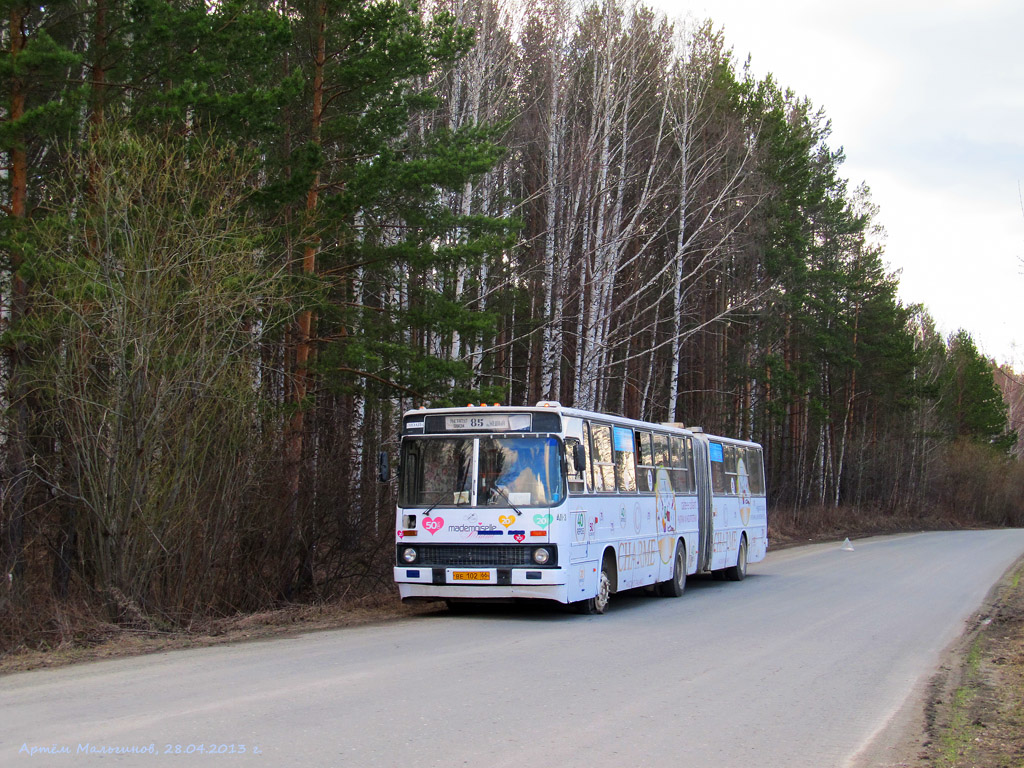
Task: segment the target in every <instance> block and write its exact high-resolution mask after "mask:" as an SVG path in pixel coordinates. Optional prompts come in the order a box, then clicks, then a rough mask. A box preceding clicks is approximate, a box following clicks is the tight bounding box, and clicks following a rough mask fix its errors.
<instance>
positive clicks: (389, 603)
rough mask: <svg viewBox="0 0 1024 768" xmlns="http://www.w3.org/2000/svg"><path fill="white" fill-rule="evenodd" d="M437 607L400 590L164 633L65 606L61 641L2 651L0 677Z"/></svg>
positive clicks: (376, 619)
mask: <svg viewBox="0 0 1024 768" xmlns="http://www.w3.org/2000/svg"><path fill="white" fill-rule="evenodd" d="M436 610H438V607H437V606H436V605H434V604H423V605H415V606H407V605H402V603H401V602H400V601H399V599H398V595H397V594H392V593H390V592H388V593H378V594H372V595H366V596H363V597H360V598H352V599H347V600H339V601H336V602H328V603H318V604H315V605H286V606H282V607H280V608H277V609H274V610H267V611H261V612H258V613H251V614H241V615H238V616H231V617H222V618H216V619H211V620H208V621H205V622H202V623H199V622H197V623H194V624H193V625H191V626H190V627H187V628H184V629H180V630H174V631H160V630H154V629H141V630H140V629H129V628H126V627H120V626H117V625H114V624H111V623H109V622H106V621H103V620H101V619H99V618H98V617H97V616H96V615H95V614H94V613H92V612H89V611H88V610H86V609H83V608H82V607H80V606H79V608H78V609H77V610H76V609H75V608H69V607H68V606H63V607H61V608H60V609H59V611H58V613H57V614H56V615H57V616H59V618H57V619H55V620H54V621H56V622H58V623H61V624H63V625H64V626H62V627H60V629H59V631H55V632H54V633H52V636H53V637H62V638H63V639H62V640H60V641H59V642H51V643H43V644H40V645H39V646H38V647H35V648H30V647H28V646H25V645H22V646H20V647H18V648H15V649H13V650H12V651H9V652H7V653H3V654H0V675H2V674H9V673H13V672H24V671H27V670H31V669H40V668H44V667H61V666H66V665H68V664H75V663H78V662H84V661H96V660H99V659H111V658H118V657H123V656H138V655H142V654H146V653H156V652H162V651H170V650H177V649H182V648H200V647H207V646H212V645H224V644H228V643H239V642H244V641H247V640H256V639H265V638H270V637H284V636H288V635H294V634H298V633H306V632H315V631H319V630H324V629H338V628H341V627H353V626H360V625H365V624H371V623H376V622H382V621H394V620H397V619H402V618H407V617H410V616H415V615H420V614H423V613H430V612H433V611H436Z"/></svg>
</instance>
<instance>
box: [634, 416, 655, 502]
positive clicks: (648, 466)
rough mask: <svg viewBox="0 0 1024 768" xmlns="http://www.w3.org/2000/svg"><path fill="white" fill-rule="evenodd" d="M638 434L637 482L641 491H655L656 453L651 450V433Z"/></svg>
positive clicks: (638, 432)
mask: <svg viewBox="0 0 1024 768" xmlns="http://www.w3.org/2000/svg"><path fill="white" fill-rule="evenodd" d="M634 434H635V435H636V465H637V466H636V484H637V487H638V488H639V489H640V492H641V493H653V492H654V479H655V471H654V455H653V453H652V452H651V433H650V432H640V431H637V432H636V433H634Z"/></svg>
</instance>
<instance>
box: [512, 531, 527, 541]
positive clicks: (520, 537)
mask: <svg viewBox="0 0 1024 768" xmlns="http://www.w3.org/2000/svg"><path fill="white" fill-rule="evenodd" d="M512 538H513V539H515V540H516V541H517V542H519V543H520V544H522V543H523V541H525V540H526V534H523V533H517V534H516V535H515V536H513V537H512Z"/></svg>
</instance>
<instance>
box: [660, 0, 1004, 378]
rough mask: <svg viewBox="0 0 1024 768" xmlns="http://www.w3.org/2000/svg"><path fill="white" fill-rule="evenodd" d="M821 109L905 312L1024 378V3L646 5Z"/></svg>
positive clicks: (891, 0)
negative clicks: (878, 236)
mask: <svg viewBox="0 0 1024 768" xmlns="http://www.w3.org/2000/svg"><path fill="white" fill-rule="evenodd" d="M646 4H649V5H652V6H654V7H656V8H659V9H661V10H662V11H664V12H665V13H666V14H667V15H668V16H669V17H670V18H672V19H683V18H685V17H687V16H688V15H690V16H693V17H695V18H696V19H704V18H711V19H712V20H713V21H714V22H715V25H716V26H717V27H719V28H721V29H723V30H724V33H725V40H726V44H727V45H728V46H731V47H732V49H733V52H734V56H735V59H736V60H737V61H738V62H739V63H740V64H742V62H743V61H745V60H746V58H747V56H748V55H749V56H750V57H751V66H752V68H753V71H754V73H755V74H756V75H757V76H758V77H763V76H764V75H766V74H768V73H769V72H770V73H772V74H773V76H774V78H775V80H776V82H777V83H778V84H779V85H780V86H781V87H783V88H791V89H792V90H793V91H794V92H795V93H796V94H797V96H800V97H807V98H809V99H810V100H811V102H812V103H813V104H814V105H815V106H817V107H823V108H824V110H825V113H826V115H827V117H828V118H829V119H831V121H832V136H831V138H830V140H829V145H830V146H832V147H833V148H838V147H840V146H841V147H843V149H844V150H845V153H846V162H845V164H844V165H843V166H842V168H841V169H840V172H841V174H842V175H843V176H845V177H846V178H847V179H848V180H849V181H850V189H851V190H852V189H853V188H855V187H856V186H857V185H859V184H861V183H866V184H867V185H868V186H869V187H870V189H871V197H872V200H873V201H874V203H875V204H876V205H877V206H878V207H879V208H880V212H879V216H878V222H877V223H879V224H881V225H882V226H883V227H884V228H885V231H886V239H885V242H884V248H885V260H886V262H887V263H888V265H889V267H890V268H891V269H892V270H893V271H896V270H898V271H899V272H900V275H899V280H900V293H899V296H900V299H901V300H902V301H903V302H904V303H905V304H916V303H920V304H923V305H924V306H925V308H926V309H927V310H928V312H929V314H931V316H932V317H933V318H934V319H935V321H936V323H937V325H938V328H939V330H940V331H941V332H942V333H943V334H944V335H946V336H948V335H949V334H950V333H953V332H955V331H957V330H958V329H960V328H963V329H965V330H967V331H968V332H969V333H970V334H971V335H972V336H973V338H974V341H975V343H976V344H977V345H978V348H979V349H980V350H981V351H982V352H983V353H984V354H986V355H988V356H989V357H992V358H994V359H995V360H996V361H997V362H998V363H1000V364H1011V365H1013V366H1014V367H1015V368H1016V370H1017V371H1018V372H1024V312H1022V309H1024V204H1022V200H1021V198H1022V195H1024V45H1021V41H1022V40H1024V2H1021V0H888V1H884V0H857V2H849V1H848V0H825V2H822V0H817V1H816V2H809V1H808V0H790V1H789V2H780V1H778V0H646Z"/></svg>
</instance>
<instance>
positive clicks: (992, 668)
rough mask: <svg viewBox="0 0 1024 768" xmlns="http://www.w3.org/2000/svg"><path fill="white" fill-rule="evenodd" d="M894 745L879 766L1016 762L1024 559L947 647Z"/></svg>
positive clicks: (983, 766) (1014, 766)
mask: <svg viewBox="0 0 1024 768" xmlns="http://www.w3.org/2000/svg"><path fill="white" fill-rule="evenodd" d="M922 721H923V722H922ZM900 751H901V752H902V754H903V758H902V759H901V760H898V761H897V762H892V763H890V762H886V763H885V765H886V766H891V767H892V768H1024V564H1018V566H1017V568H1016V569H1015V570H1014V571H1011V572H1010V574H1008V575H1007V577H1006V578H1004V579H1003V581H1002V582H1001V583H1000V584H999V585H997V586H996V588H995V589H994V590H993V591H992V593H991V594H990V597H989V599H988V600H987V601H986V603H985V605H984V606H982V608H981V610H979V612H978V613H977V614H975V616H974V618H973V619H972V621H971V623H970V626H969V629H968V631H967V632H965V633H964V635H963V636H962V637H961V638H960V640H959V641H958V642H957V643H956V644H955V645H954V647H953V648H952V649H951V650H950V651H949V652H948V654H947V657H946V659H945V661H944V663H943V664H942V666H941V667H940V669H939V671H938V672H937V673H936V675H935V676H934V677H933V678H932V680H931V682H930V684H929V686H928V692H927V696H926V699H925V706H924V712H923V718H922V717H917V718H916V728H915V727H913V726H912V727H911V730H910V732H908V733H905V734H904V739H903V742H902V746H901V749H900Z"/></svg>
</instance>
